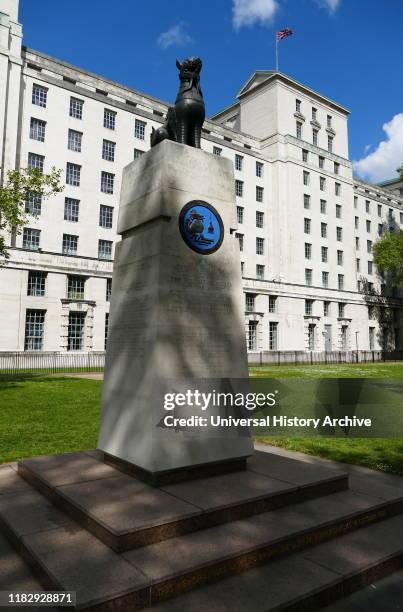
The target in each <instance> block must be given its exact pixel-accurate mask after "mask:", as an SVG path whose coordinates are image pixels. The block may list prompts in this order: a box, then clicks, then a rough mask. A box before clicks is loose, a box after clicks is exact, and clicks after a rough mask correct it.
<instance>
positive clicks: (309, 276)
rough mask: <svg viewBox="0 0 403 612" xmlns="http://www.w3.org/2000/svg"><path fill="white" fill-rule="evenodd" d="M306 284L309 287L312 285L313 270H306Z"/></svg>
mask: <svg viewBox="0 0 403 612" xmlns="http://www.w3.org/2000/svg"><path fill="white" fill-rule="evenodd" d="M305 284H306V285H308V286H309V287H310V286H311V285H312V270H311V269H310V268H305Z"/></svg>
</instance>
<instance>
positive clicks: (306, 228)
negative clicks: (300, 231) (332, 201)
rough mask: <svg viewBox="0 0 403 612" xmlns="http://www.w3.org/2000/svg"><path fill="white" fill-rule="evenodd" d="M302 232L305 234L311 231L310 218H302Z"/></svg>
mask: <svg viewBox="0 0 403 612" xmlns="http://www.w3.org/2000/svg"><path fill="white" fill-rule="evenodd" d="M304 233H305V234H310V233H311V220H310V219H307V218H305V219H304Z"/></svg>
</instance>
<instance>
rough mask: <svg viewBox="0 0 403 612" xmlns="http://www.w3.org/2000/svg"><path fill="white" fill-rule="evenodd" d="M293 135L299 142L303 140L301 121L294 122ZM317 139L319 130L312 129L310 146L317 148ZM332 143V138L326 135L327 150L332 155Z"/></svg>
mask: <svg viewBox="0 0 403 612" xmlns="http://www.w3.org/2000/svg"><path fill="white" fill-rule="evenodd" d="M295 135H296V137H297V138H298V139H299V140H303V123H302V121H296V122H295ZM318 138H319V129H318V128H315V127H314V128H312V144H314V145H315V146H318ZM333 142H334V136H331V135H330V134H328V135H327V150H328V151H329V153H333Z"/></svg>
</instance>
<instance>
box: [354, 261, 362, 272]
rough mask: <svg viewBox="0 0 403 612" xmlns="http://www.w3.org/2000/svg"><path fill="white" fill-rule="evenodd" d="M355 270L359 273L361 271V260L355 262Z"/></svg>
mask: <svg viewBox="0 0 403 612" xmlns="http://www.w3.org/2000/svg"><path fill="white" fill-rule="evenodd" d="M355 269H356V271H357V272H359V271H360V269H361V262H360V260H359V259H356V260H355Z"/></svg>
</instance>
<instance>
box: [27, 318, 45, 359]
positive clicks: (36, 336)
mask: <svg viewBox="0 0 403 612" xmlns="http://www.w3.org/2000/svg"><path fill="white" fill-rule="evenodd" d="M45 313H46V310H29V309H28V310H27V312H26V315H25V341H24V351H41V350H42V349H43V337H44V331H45Z"/></svg>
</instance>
